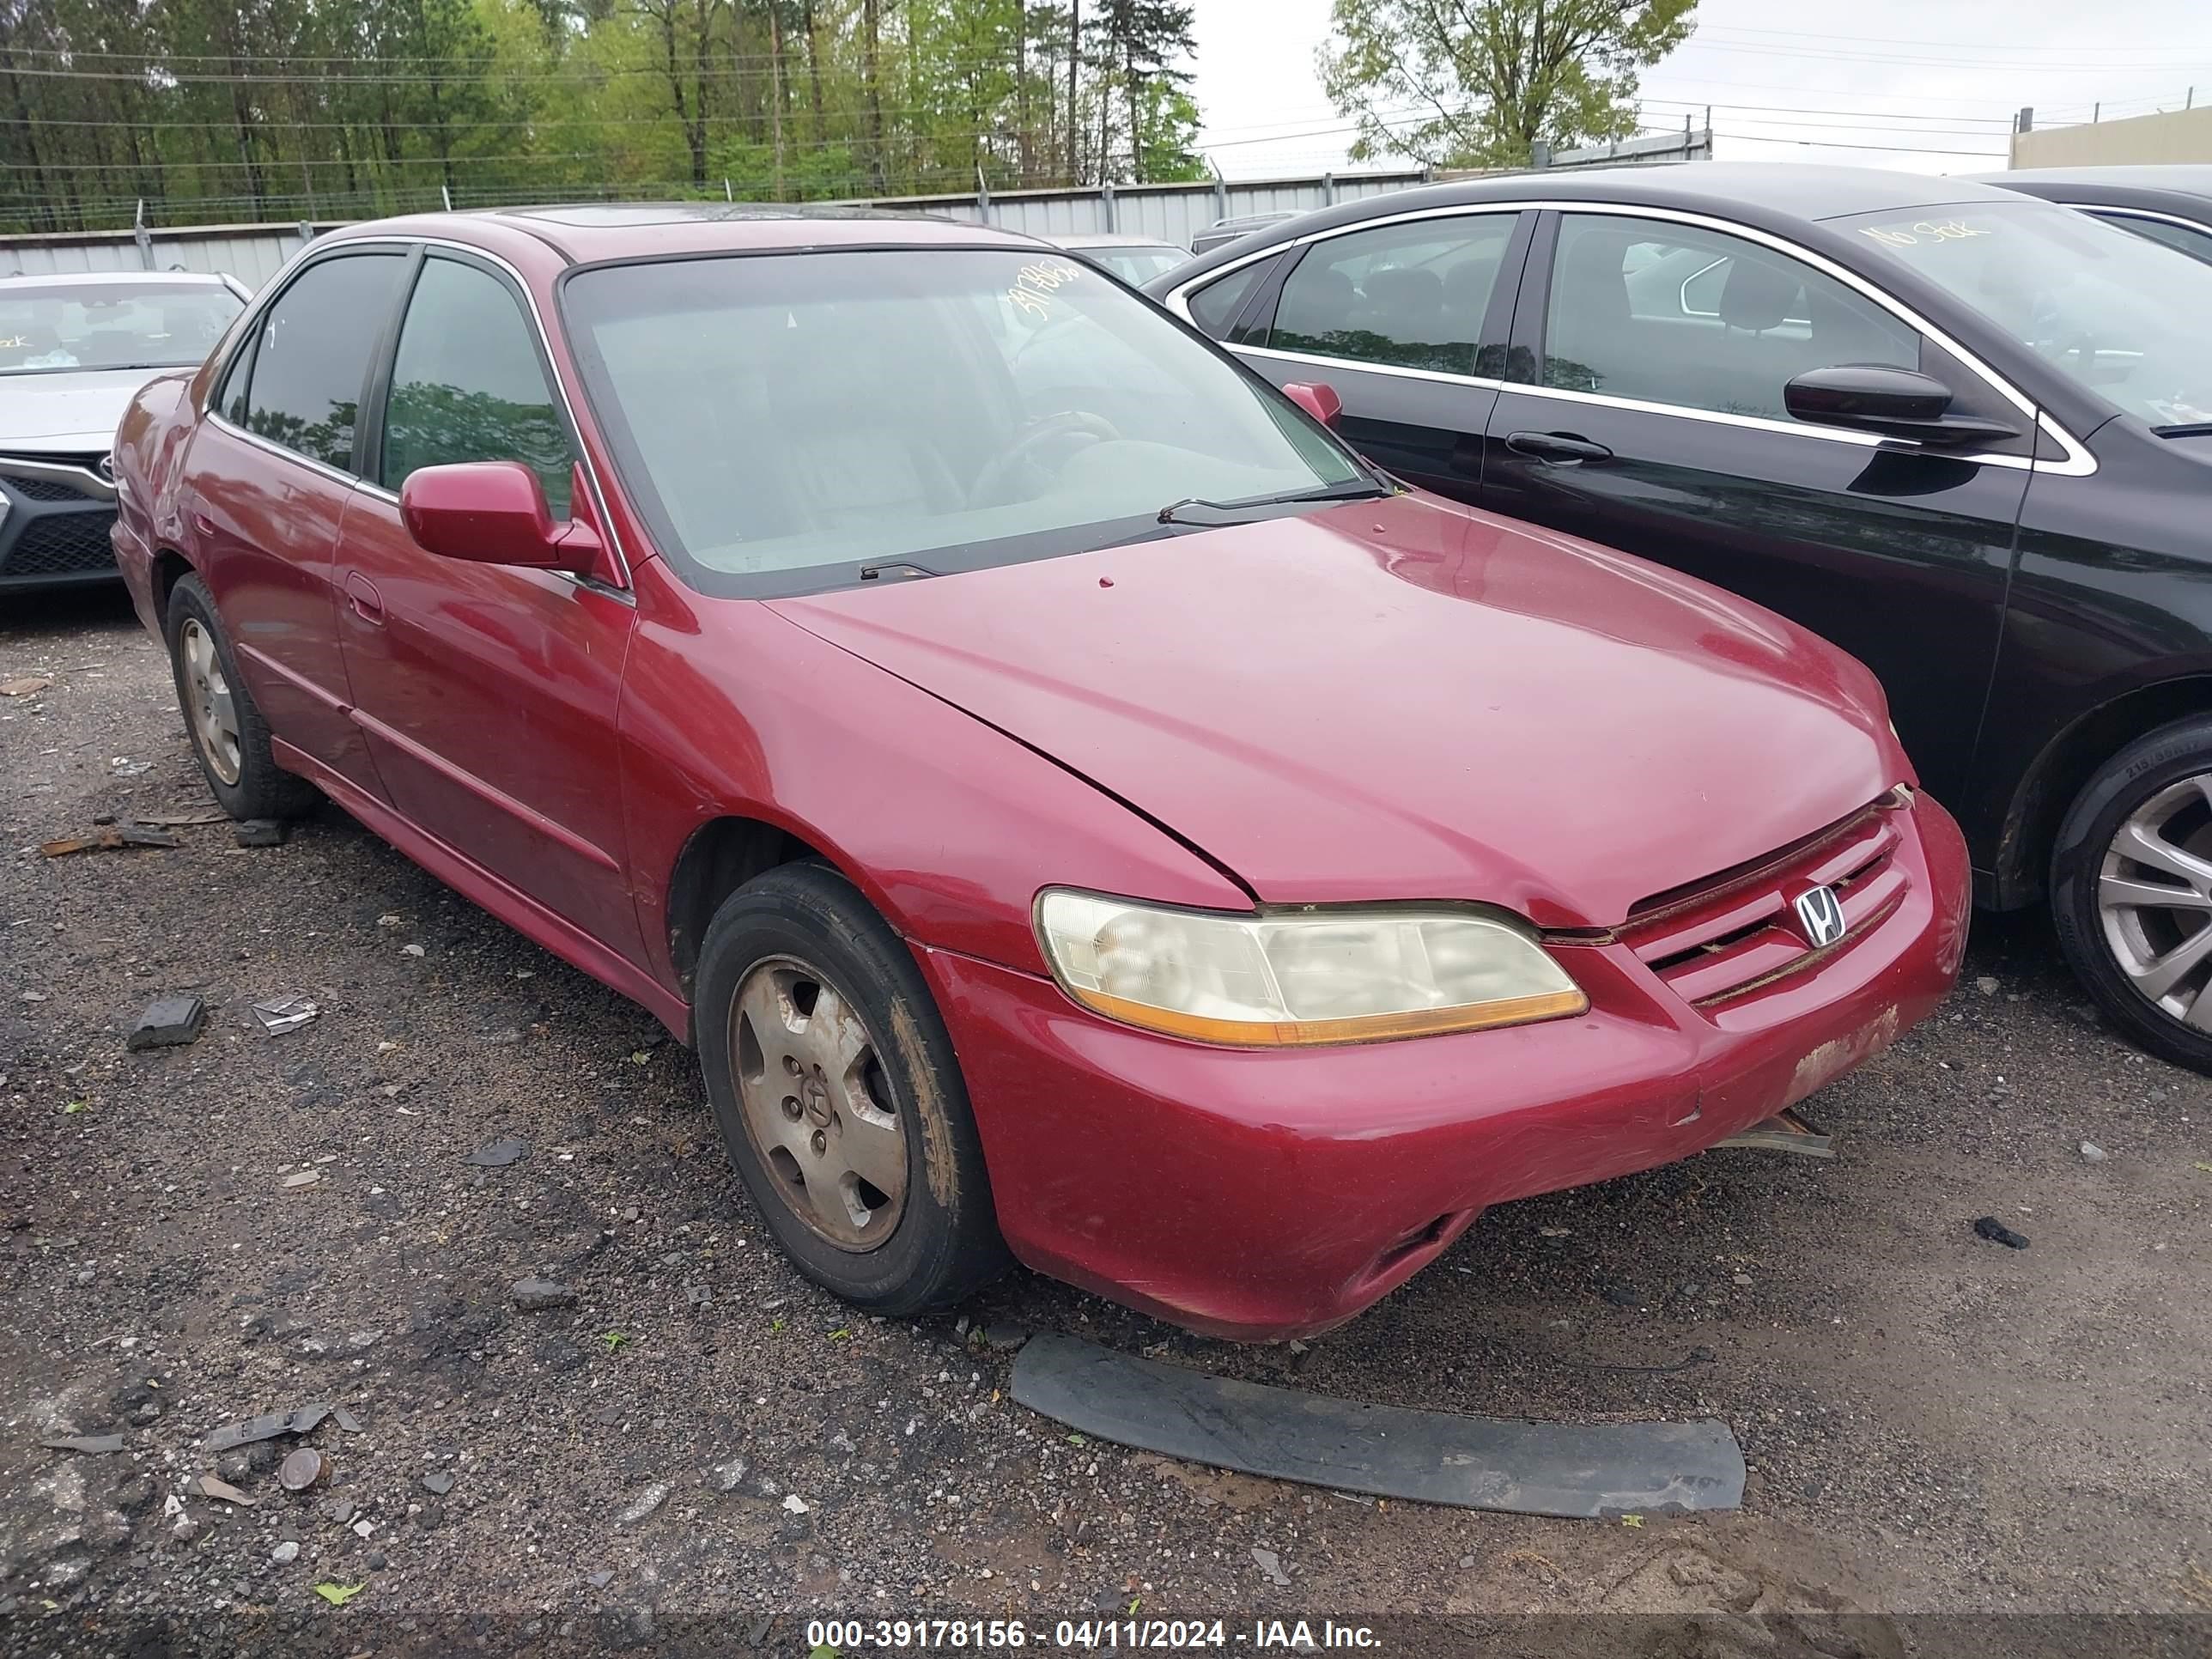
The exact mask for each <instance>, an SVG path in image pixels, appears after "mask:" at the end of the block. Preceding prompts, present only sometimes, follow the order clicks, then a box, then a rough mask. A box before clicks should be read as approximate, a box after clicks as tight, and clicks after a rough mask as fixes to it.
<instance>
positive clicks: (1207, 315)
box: [1183, 256, 1280, 340]
mask: <svg viewBox="0 0 2212 1659" xmlns="http://www.w3.org/2000/svg"><path fill="white" fill-rule="evenodd" d="M1278 257H1280V256H1278ZM1274 268H1275V261H1274V260H1273V259H1255V260H1254V261H1253V262H1252V263H1251V264H1249V265H1244V266H1241V267H1240V268H1238V269H1237V270H1232V271H1231V272H1230V273H1229V274H1228V275H1227V276H1224V277H1222V278H1221V279H1220V280H1219V281H1218V282H1213V283H1207V284H1206V286H1205V287H1204V288H1201V289H1196V290H1195V291H1194V292H1193V293H1192V294H1191V295H1190V296H1189V298H1188V299H1187V300H1186V301H1184V302H1183V303H1184V304H1185V305H1187V306H1188V307H1189V308H1190V319H1191V321H1193V322H1194V323H1196V324H1197V325H1199V327H1200V329H1201V330H1202V331H1205V332H1206V333H1207V334H1210V335H1212V337H1214V338H1215V339H1217V340H1218V339H1220V338H1221V337H1223V336H1224V335H1225V334H1227V333H1228V332H1229V325H1231V323H1233V322H1235V321H1236V320H1237V313H1238V312H1240V311H1242V310H1243V309H1244V302H1245V301H1247V300H1249V299H1250V298H1251V297H1252V295H1253V294H1254V293H1255V291H1256V290H1257V289H1258V288H1259V286H1260V284H1261V282H1262V281H1263V280H1264V279H1265V278H1266V276H1267V273H1268V272H1269V271H1271V270H1273V269H1274Z"/></svg>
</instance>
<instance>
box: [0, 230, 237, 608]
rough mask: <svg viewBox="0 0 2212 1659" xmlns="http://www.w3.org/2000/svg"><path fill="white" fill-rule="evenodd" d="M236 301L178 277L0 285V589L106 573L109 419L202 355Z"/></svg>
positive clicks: (96, 276)
mask: <svg viewBox="0 0 2212 1659" xmlns="http://www.w3.org/2000/svg"><path fill="white" fill-rule="evenodd" d="M246 297H247V295H246V289H244V288H243V287H242V286H240V284H239V283H235V282H233V281H232V280H231V279H230V278H229V277H228V276H193V275H189V274H187V273H185V272H184V271H153V270H149V271H132V272H122V271H115V272H107V271H102V272H98V273H85V274H82V275H73V276H10V277H6V278H0V592H12V591H14V590H15V589H17V588H23V587H46V586H62V585H66V584H70V583H76V582H84V581H99V580H112V579H113V578H114V575H115V555H114V550H112V548H111V547H110V546H109V545H108V540H107V531H108V526H110V525H112V524H113V523H114V521H115V486H114V484H113V483H112V482H111V481H110V479H109V477H108V471H107V454H108V449H109V447H110V446H112V444H113V443H114V441H115V426H116V422H118V421H119V420H121V419H122V418H123V411H124V410H125V408H126V407H127V406H128V405H129V404H130V402H131V395H132V394H133V393H134V392H137V390H138V388H139V387H141V386H144V385H145V384H146V382H147V381H148V380H151V379H152V378H153V377H154V376H155V374H159V373H161V371H162V370H164V369H170V368H182V367H185V366H187V365H191V364H195V363H197V362H201V361H202V360H203V359H204V358H205V357H206V356H207V355H208V353H209V351H210V350H211V349H213V348H214V346H215V343H216V341H218V340H220V339H221V338H222V336H223V332H224V331H225V330H227V329H228V328H229V326H230V325H231V323H232V321H233V319H235V318H236V317H237V315H238V313H239V312H240V310H241V309H242V308H243V307H244V306H245V304H246Z"/></svg>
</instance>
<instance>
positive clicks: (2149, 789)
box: [2051, 718, 2212, 1073]
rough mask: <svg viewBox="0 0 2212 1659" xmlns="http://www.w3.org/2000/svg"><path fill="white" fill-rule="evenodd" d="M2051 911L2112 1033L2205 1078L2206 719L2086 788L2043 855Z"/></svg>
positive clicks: (2208, 931)
mask: <svg viewBox="0 0 2212 1659" xmlns="http://www.w3.org/2000/svg"><path fill="white" fill-rule="evenodd" d="M2051 915H2052V919H2053V920H2054V921H2055V922H2056V923H2057V929H2058V944H2059V948H2060V950H2061V951H2063V953H2064V954H2065V957H2066V960H2067V963H2068V965H2069V966H2070V967H2071V968H2072V969H2074V971H2075V975H2078V976H2079V977H2080V979H2081V982H2082V984H2083V985H2084V986H2085V987H2087V989H2088V991H2089V994H2090V995H2091V996H2093V997H2094V998H2095V999H2096V1000H2097V1004H2098V1006H2100V1007H2101V1008H2102V1009H2103V1010H2104V1011H2105V1012H2106V1014H2107V1015H2109V1016H2110V1017H2111V1018H2112V1022H2113V1024H2116V1025H2118V1027H2119V1028H2120V1029H2121V1030H2123V1031H2124V1032H2125V1033H2126V1034H2127V1035H2128V1036H2130V1038H2131V1039H2132V1040H2133V1041H2134V1042H2136V1043H2137V1044H2138V1045H2139V1046H2141V1047H2142V1048H2145V1049H2148V1051H2149V1052H2150V1053H2152V1054H2156V1055H2158V1056H2159V1057H2160V1059H2162V1060H2172V1062H2173V1063H2174V1064H2175V1065H2177V1066H2188V1067H2189V1068H2190V1069H2191V1070H2192V1071H2198V1072H2206V1073H2212V719H2204V718H2197V719H2191V720H2181V721H2177V722H2176V723H2175V724H2173V725H2172V726H2162V727H2160V729H2159V730H2158V731H2155V732H2150V733H2148V735H2147V736H2144V737H2142V738H2138V739H2137V740H2136V742H2134V743H2132V744H2129V745H2128V747H2126V748H2125V749H2123V750H2121V751H2120V752H2119V753H2118V754H2117V755H2115V756H2114V757H2112V759H2111V760H2110V761H2108V762H2106V764H2105V765H2104V766H2103V767H2102V768H2100V769H2099V771H2098V772H2097V774H2096V775H2095V776H2094V777H2093V778H2091V779H2090V780H2089V781H2088V783H2087V785H2086V786H2085V787H2083V788H2082V791H2081V794H2080V795H2078V796H2077V797H2075V801H2074V805H2073V806H2072V807H2071V808H2070V809H2069V811H2068V812H2067V814H2066V818H2065V821H2064V823H2062V824H2061V825H2060V827H2059V831H2058V839H2057V844H2056V845H2055V846H2054V848H2052V850H2051Z"/></svg>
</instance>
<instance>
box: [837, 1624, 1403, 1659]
mask: <svg viewBox="0 0 2212 1659" xmlns="http://www.w3.org/2000/svg"><path fill="white" fill-rule="evenodd" d="M806 1644H807V1647H808V1649H809V1650H810V1651H811V1655H812V1656H813V1659H825V1656H833V1659H842V1655H844V1654H847V1653H849V1652H854V1651H857V1650H862V1649H868V1648H874V1649H878V1650H892V1651H896V1650H902V1649H922V1650H927V1649H950V1650H956V1651H957V1650H961V1649H966V1650H969V1651H970V1652H973V1653H979V1654H988V1653H997V1652H1012V1651H1014V1650H1018V1649H1022V1648H1027V1647H1039V1648H1042V1647H1052V1648H1058V1649H1063V1650H1065V1649H1083V1650H1095V1649H1107V1650H1115V1649H1124V1648H1127V1649H1154V1650H1170V1651H1172V1650H1178V1649H1194V1648H1226V1647H1232V1646H1234V1647H1245V1648H1254V1649H1261V1650H1267V1649H1279V1650H1283V1651H1285V1652H1292V1653H1317V1652H1320V1651H1322V1650H1324V1649H1328V1648H1339V1649H1344V1648H1350V1649H1358V1650H1368V1651H1373V1650H1378V1649H1379V1648H1380V1647H1381V1646H1382V1641H1381V1639H1380V1638H1378V1637H1377V1636H1376V1634H1375V1632H1374V1631H1373V1630H1371V1629H1370V1627H1368V1626H1365V1625H1340V1624H1338V1623H1337V1622H1336V1621H1335V1620H1333V1619H1324V1620H1322V1621H1321V1623H1320V1624H1319V1626H1315V1625H1314V1624H1312V1623H1311V1622H1310V1621H1309V1620H1304V1619H1291V1620H1284V1619H1255V1620H1253V1621H1252V1623H1251V1625H1250V1626H1249V1628H1245V1629H1237V1628H1232V1627H1231V1626H1229V1625H1228V1623H1227V1621H1225V1620H1219V1619H1136V1618H1127V1619H1062V1620H1058V1621H1056V1622H1055V1623H1054V1624H1053V1625H1052V1626H1049V1627H1047V1626H1036V1627H1034V1628H1033V1627H1032V1626H1030V1625H1029V1624H1027V1623H1026V1622H1025V1621H1024V1620H1018V1619H1006V1620H1002V1619H991V1620H982V1619H927V1620H924V1619H890V1620H884V1619H876V1620H860V1619H829V1620H813V1621H811V1622H810V1623H809V1624H808V1626H806Z"/></svg>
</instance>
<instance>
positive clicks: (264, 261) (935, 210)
mask: <svg viewBox="0 0 2212 1659" xmlns="http://www.w3.org/2000/svg"><path fill="white" fill-rule="evenodd" d="M1429 177H1430V175H1429V173H1428V172H1427V171H1426V170H1425V169H1424V170H1420V171H1400V172H1392V173H1346V174H1343V175H1342V176H1337V175H1335V174H1329V173H1323V174H1320V175H1317V176H1315V177H1311V178H1301V179H1250V180H1244V179H1240V180H1237V181H1235V182H1225V181H1222V180H1218V179H1217V180H1215V181H1213V182H1212V183H1208V184H1195V185H1105V186H1103V187H1099V188H1092V189H1086V190H1025V191H1007V192H1006V193H1004V194H994V193H992V192H989V191H978V192H977V193H975V195H972V196H902V197H884V198H881V199H878V200H875V201H872V202H863V203H857V204H846V205H857V206H865V207H880V208H887V209H890V210H895V211H903V212H911V213H927V214H933V215H935V216H939V217H940V218H948V219H960V220H965V221H968V222H971V223H981V224H988V225H996V226H998V227H1000V228H1002V229H1006V230H1014V231H1020V232H1022V233H1024V234H1027V235H1031V236H1077V235H1090V234H1097V233H1100V232H1113V233H1118V234H1123V235H1130V236H1146V237H1152V238H1155V239H1157V240H1160V241H1162V242H1166V243H1170V244H1172V245H1173V246H1177V247H1188V246H1190V239H1191V238H1192V237H1193V236H1194V235H1196V234H1198V233H1199V232H1200V231H1201V230H1204V229H1205V228H1206V227H1207V226H1208V225H1210V224H1212V222H1214V221H1215V220H1217V219H1225V218H1231V217H1242V216H1244V215H1246V214H1252V213H1274V212H1302V211H1304V210H1307V209H1310V208H1317V207H1326V206H1328V205H1329V204H1331V203H1334V202H1346V201H1352V200H1355V199H1357V198H1358V197H1364V196H1376V195H1381V194H1383V193H1384V192H1385V191H1394V190H1404V189H1406V188H1407V186H1409V185H1419V184H1423V183H1425V182H1427V180H1428V179H1429ZM710 199H711V198H710ZM730 199H735V198H734V197H731V198H730ZM444 205H445V203H444V201H443V199H442V198H441V197H439V196H437V195H435V194H433V195H432V196H431V197H428V199H427V200H425V201H423V202H422V204H420V206H421V208H422V210H435V209H437V208H440V207H442V206H444ZM456 205H459V204H456ZM342 222H343V221H337V220H322V221H316V222H312V223H310V222H301V223H298V224H276V225H270V224H252V225H192V226H186V227H178V228H166V229H165V228H162V227H161V226H159V225H155V224H149V223H146V222H143V219H142V222H140V224H139V225H138V226H137V228H135V229H131V230H121V231H57V232H49V233H46V234H39V235H30V236H10V237H5V238H0V276H53V275H57V274H59V273H63V272H70V271H98V270H118V271H119V270H178V269H181V270H198V271H210V272H221V273H222V274H223V275H226V276H235V277H237V278H238V279H239V281H240V282H242V283H246V285H247V286H248V287H256V288H258V286H260V284H262V283H264V282H266V281H268V280H269V278H270V276H274V275H275V274H276V270H277V269H278V268H279V267H280V266H282V265H283V263H284V261H285V260H287V259H289V258H291V257H292V255H294V254H295V253H297V252H299V251H300V248H301V246H302V245H303V244H304V243H306V242H307V241H310V240H313V238H314V237H316V236H318V235H319V234H322V233H323V232H325V231H326V230H331V229H335V228H337V225H338V224H340V223H342Z"/></svg>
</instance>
